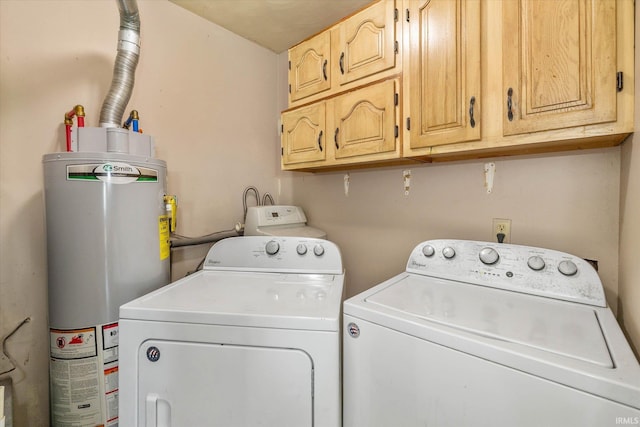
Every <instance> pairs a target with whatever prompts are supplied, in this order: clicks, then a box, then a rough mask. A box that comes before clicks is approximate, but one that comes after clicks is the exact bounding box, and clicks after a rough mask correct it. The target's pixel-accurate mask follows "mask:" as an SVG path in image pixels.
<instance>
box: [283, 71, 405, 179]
mask: <svg viewBox="0 0 640 427" xmlns="http://www.w3.org/2000/svg"><path fill="white" fill-rule="evenodd" d="M399 88H400V82H399V80H397V79H390V80H385V81H382V82H380V83H377V84H373V85H370V86H366V87H364V88H361V89H358V90H355V91H351V92H347V93H344V94H342V95H340V96H337V97H335V98H330V99H327V100H324V101H319V102H316V103H313V104H311V105H308V106H303V107H298V108H294V109H291V110H287V111H285V112H283V113H282V169H283V170H314V169H321V168H324V169H327V168H340V167H342V168H344V167H346V166H352V165H358V164H368V163H380V162H384V161H388V160H394V159H396V160H397V159H399V158H400V152H401V151H400V143H399V135H398V133H399V123H398V122H399V120H400V113H399V101H400V99H399V96H400V94H399Z"/></svg>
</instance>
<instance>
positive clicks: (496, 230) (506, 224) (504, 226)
mask: <svg viewBox="0 0 640 427" xmlns="http://www.w3.org/2000/svg"><path fill="white" fill-rule="evenodd" d="M492 230H493V235H492V236H491V237H492V239H491V241H494V240H495V241H496V242H497V241H499V240H498V234H504V240H503V241H502V243H511V220H510V219H503V218H493V229H492Z"/></svg>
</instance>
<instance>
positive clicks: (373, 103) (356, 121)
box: [333, 80, 397, 160]
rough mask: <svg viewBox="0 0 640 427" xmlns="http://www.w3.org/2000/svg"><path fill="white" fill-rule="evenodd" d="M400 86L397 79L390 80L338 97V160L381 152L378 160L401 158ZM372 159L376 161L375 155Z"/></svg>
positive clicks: (335, 120)
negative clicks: (399, 132) (397, 113)
mask: <svg viewBox="0 0 640 427" xmlns="http://www.w3.org/2000/svg"><path fill="white" fill-rule="evenodd" d="M396 86H397V83H396V81H395V80H387V81H385V82H382V83H379V84H376V85H373V86H368V87H365V88H363V89H360V90H357V91H354V92H349V93H347V94H345V95H342V96H340V97H338V98H336V99H335V101H334V112H333V120H334V124H335V126H336V127H335V131H334V134H333V143H334V145H335V158H336V159H344V158H354V157H357V156H367V155H377V156H375V157H376V159H382V158H384V159H388V158H393V157H397V155H396V138H397V136H396V134H397V127H396V103H397V95H396ZM368 159H369V160H374V158H373V156H369V157H368Z"/></svg>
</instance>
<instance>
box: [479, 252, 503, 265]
mask: <svg viewBox="0 0 640 427" xmlns="http://www.w3.org/2000/svg"><path fill="white" fill-rule="evenodd" d="M499 259H500V255H498V251H496V250H495V249H493V248H482V250H481V251H480V261H482V263H483V264H486V265H492V264H495V263H496V262H498V260H499Z"/></svg>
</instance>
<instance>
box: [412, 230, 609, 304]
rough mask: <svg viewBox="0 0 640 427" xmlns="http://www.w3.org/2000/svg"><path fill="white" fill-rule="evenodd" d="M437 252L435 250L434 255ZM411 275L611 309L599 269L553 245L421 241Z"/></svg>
mask: <svg viewBox="0 0 640 427" xmlns="http://www.w3.org/2000/svg"><path fill="white" fill-rule="evenodd" d="M431 250H433V252H434V254H433V255H432V256H429V254H430V253H431ZM406 271H407V273H410V274H419V275H424V276H429V277H435V278H440V279H448V280H455V281H457V282H461V283H466V284H469V285H481V286H487V287H492V288H498V289H503V290H506V291H515V292H520V293H526V294H531V295H539V296H543V297H547V298H555V299H560V300H565V301H573V302H580V303H582V304H589V305H594V306H598V307H606V306H607V302H606V299H605V296H604V288H603V286H602V282H601V281H600V278H599V277H598V273H597V271H596V270H595V269H594V268H593V267H592V266H591V265H590V264H589V263H588V262H587V261H585V260H584V259H582V258H580V257H578V256H575V255H571V254H568V253H564V252H559V251H555V250H553V249H545V248H536V247H532V246H521V245H513V244H508V243H495V242H479V241H471V240H453V239H436V240H428V241H425V242H422V243H420V244H419V245H417V246H416V247H415V248H414V250H413V252H412V253H411V256H410V258H409V261H408V262H407V269H406Z"/></svg>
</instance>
